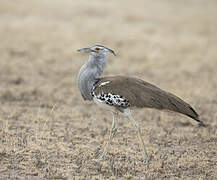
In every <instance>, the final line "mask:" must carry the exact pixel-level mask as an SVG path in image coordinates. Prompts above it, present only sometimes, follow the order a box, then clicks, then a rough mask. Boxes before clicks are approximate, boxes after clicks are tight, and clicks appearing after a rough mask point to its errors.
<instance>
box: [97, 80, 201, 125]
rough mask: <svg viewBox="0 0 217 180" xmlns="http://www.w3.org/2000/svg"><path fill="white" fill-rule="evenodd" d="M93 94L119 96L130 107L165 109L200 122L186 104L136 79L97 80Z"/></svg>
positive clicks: (194, 112)
mask: <svg viewBox="0 0 217 180" xmlns="http://www.w3.org/2000/svg"><path fill="white" fill-rule="evenodd" d="M94 93H95V94H96V95H97V94H98V95H99V94H102V93H104V94H108V93H111V94H115V95H119V96H121V97H123V98H124V99H126V100H127V101H128V102H129V106H131V107H139V108H156V109H166V110H170V111H175V112H179V113H182V114H185V115H187V116H189V117H191V118H192V119H194V120H196V121H198V122H200V120H199V117H198V114H197V113H196V111H195V110H194V109H193V108H192V107H191V106H190V105H189V104H188V103H186V102H184V101H183V100H181V99H180V98H178V97H177V96H175V95H173V94H171V93H169V92H166V91H163V90H161V89H160V88H158V87H156V86H154V85H152V84H150V83H148V82H145V81H143V80H140V79H137V78H132V77H125V76H111V77H103V78H99V81H98V82H97V83H96V85H95V89H94Z"/></svg>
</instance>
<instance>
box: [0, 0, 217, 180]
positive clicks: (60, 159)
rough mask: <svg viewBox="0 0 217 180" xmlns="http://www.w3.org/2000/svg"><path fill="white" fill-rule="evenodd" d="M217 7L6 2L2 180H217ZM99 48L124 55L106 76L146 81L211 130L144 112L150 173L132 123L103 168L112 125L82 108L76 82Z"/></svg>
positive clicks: (0, 17)
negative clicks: (89, 53)
mask: <svg viewBox="0 0 217 180" xmlns="http://www.w3.org/2000/svg"><path fill="white" fill-rule="evenodd" d="M216 8H217V2H216V1H214V0H209V1H203V0H188V1H178V0H173V1H169V0H165V1H161V0H156V1H153V2H152V1H142V0H140V1H139V0H138V1H125V0H120V1H115V0H113V1H105V0H93V1H91V3H90V2H85V1H82V0H81V1H71V0H64V1H58V0H38V1H33V0H32V1H30V0H20V1H15V0H14V1H9V0H2V1H1V6H0V54H1V57H0V103H1V106H0V179H73V178H74V179H108V178H109V179H118V178H122V179H164V178H165V179H216V178H217V170H216V169H217V152H216V150H217V132H216V129H217V111H216V109H217V99H216V97H217V78H216V74H217V73H216V72H217V70H216V69H217V51H216V49H217V43H216V42H217V21H216V17H217V11H216ZM95 43H97V44H98V43H99V44H104V45H106V46H108V47H110V48H112V49H114V50H116V52H117V54H118V56H117V57H110V58H109V65H108V68H107V70H106V72H105V75H107V74H110V75H115V74H125V75H131V76H136V77H140V78H142V79H144V80H146V81H149V82H152V83H154V84H156V85H158V86H159V87H161V88H162V89H166V90H168V91H171V92H173V93H175V94H177V95H178V96H180V97H181V98H183V99H185V100H186V101H187V102H189V103H190V104H192V105H193V106H194V107H195V109H196V110H197V111H198V113H199V114H200V115H201V119H202V120H203V121H204V122H206V123H207V124H209V126H208V127H207V128H200V127H198V126H197V124H196V123H195V122H194V121H192V120H191V119H189V118H187V117H183V116H180V115H177V114H169V113H164V112H159V111H155V110H149V109H148V110H147V109H144V110H136V111H135V112H134V117H135V119H136V120H137V122H138V123H139V124H140V126H141V129H142V133H143V137H144V140H145V143H146V145H147V148H148V152H149V153H150V154H151V162H150V165H149V166H148V167H147V166H144V164H143V158H142V154H141V151H140V148H139V144H138V141H137V138H136V132H135V131H134V130H133V128H132V127H131V125H130V123H129V122H128V120H127V119H125V118H123V117H120V118H119V119H118V126H119V130H118V133H117V135H116V137H115V138H114V141H113V144H112V148H111V149H110V151H109V153H108V156H107V159H106V161H104V162H99V163H96V162H94V161H93V159H95V158H97V157H99V155H100V153H102V150H103V147H104V142H105V140H106V139H107V138H108V130H109V128H110V126H111V116H110V113H109V112H105V111H103V110H101V109H99V108H98V107H96V105H95V104H93V103H91V102H84V101H83V100H82V98H81V96H80V94H79V91H78V89H77V86H76V75H77V72H78V70H79V68H80V66H81V65H82V64H83V63H84V61H85V59H87V57H86V56H81V55H80V54H78V53H77V52H76V49H78V48H81V47H86V46H89V45H92V44H95Z"/></svg>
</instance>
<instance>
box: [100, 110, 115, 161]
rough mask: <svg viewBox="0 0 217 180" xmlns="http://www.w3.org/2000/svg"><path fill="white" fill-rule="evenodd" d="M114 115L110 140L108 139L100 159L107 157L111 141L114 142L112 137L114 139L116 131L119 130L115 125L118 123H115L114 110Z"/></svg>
mask: <svg viewBox="0 0 217 180" xmlns="http://www.w3.org/2000/svg"><path fill="white" fill-rule="evenodd" d="M112 115H113V121H112V127H111V129H110V134H109V140H108V142H107V144H106V146H105V149H104V152H103V153H102V155H101V157H100V159H99V160H104V159H105V156H106V154H107V152H108V149H109V147H110V144H111V142H112V139H113V137H114V135H115V133H116V131H117V128H116V127H115V125H116V124H115V113H114V112H112Z"/></svg>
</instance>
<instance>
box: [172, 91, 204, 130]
mask: <svg viewBox="0 0 217 180" xmlns="http://www.w3.org/2000/svg"><path fill="white" fill-rule="evenodd" d="M168 100H169V102H170V104H171V105H172V107H169V108H168V109H169V110H172V111H176V112H179V113H182V114H184V115H186V116H188V117H190V118H192V119H194V120H195V121H197V122H198V123H199V126H204V127H205V126H206V125H205V124H204V123H203V121H201V120H200V118H199V115H198V114H197V112H196V111H195V110H194V109H193V108H192V107H191V106H190V105H189V104H188V103H186V102H184V101H183V100H181V99H180V98H178V97H177V96H175V95H173V94H169V97H168Z"/></svg>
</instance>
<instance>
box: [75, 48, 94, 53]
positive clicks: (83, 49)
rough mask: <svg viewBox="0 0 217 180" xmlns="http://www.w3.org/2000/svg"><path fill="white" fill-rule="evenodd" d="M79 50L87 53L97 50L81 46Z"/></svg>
mask: <svg viewBox="0 0 217 180" xmlns="http://www.w3.org/2000/svg"><path fill="white" fill-rule="evenodd" d="M77 51H78V52H85V53H89V52H95V51H94V50H92V49H90V48H81V49H78V50H77Z"/></svg>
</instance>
